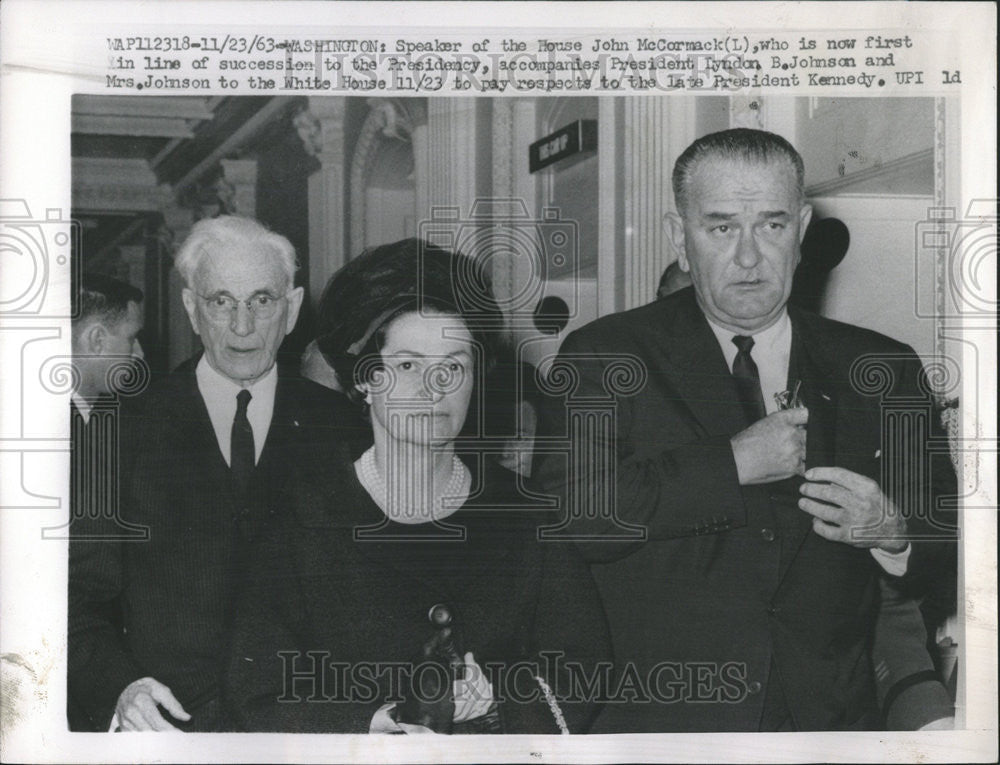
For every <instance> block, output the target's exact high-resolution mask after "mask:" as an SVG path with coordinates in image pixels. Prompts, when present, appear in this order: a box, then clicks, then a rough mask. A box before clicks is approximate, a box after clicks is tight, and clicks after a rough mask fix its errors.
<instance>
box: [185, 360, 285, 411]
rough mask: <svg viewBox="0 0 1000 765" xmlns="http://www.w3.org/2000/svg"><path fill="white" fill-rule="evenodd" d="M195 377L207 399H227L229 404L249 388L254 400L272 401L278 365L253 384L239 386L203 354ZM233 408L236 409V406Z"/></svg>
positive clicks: (276, 383)
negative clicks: (238, 394)
mask: <svg viewBox="0 0 1000 765" xmlns="http://www.w3.org/2000/svg"><path fill="white" fill-rule="evenodd" d="M195 377H197V378H198V389H199V390H201V392H202V394H203V395H204V396H205V397H206V398H208V397H209V396H211V397H212V398H213V399H225V400H226V401H227V402H228V401H230V400H232V401H235V400H236V394H237V393H239V392H240V391H241V390H243V388H248V389H249V390H250V393H252V394H253V396H254V398H258V397H259V398H262V399H267V400H272V399H273V398H274V391H275V389H276V388H277V386H278V365H277V364H275V365H274V366H272V367H271V368H270V369H269V370H268V371H267V372H265V373H264V376H263V377H260V378H258V379H257V380H256V381H255V382H253V383H252V384H250V385H239V384H237V383H235V382H233V381H232V380H230V379H229V378H228V377H226V376H225V375H223V374H221V373H220V372H218V371H217V370H216V369H215V368H214V367H213V366H212V365H211V364H209V363H208V358H207V357H206V356H205V355H204V354H202V357H201V360H200V361H199V362H198V366H197V367H196V368H195ZM233 406H234V407H235V404H234V405H233Z"/></svg>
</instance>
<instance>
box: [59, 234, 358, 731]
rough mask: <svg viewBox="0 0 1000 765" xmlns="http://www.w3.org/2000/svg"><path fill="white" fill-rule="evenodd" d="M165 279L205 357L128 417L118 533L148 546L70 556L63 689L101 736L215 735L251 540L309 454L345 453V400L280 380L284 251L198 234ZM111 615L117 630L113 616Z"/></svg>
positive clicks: (255, 237)
mask: <svg viewBox="0 0 1000 765" xmlns="http://www.w3.org/2000/svg"><path fill="white" fill-rule="evenodd" d="M175 266H176V267H177V270H178V271H179V273H180V274H181V276H182V277H183V278H184V280H185V283H186V284H187V287H186V288H185V289H184V291H183V301H184V307H185V309H186V311H187V313H188V315H189V317H190V319H191V326H192V327H193V328H194V331H195V332H196V333H197V334H199V335H200V336H201V339H202V344H203V346H204V353H203V355H201V357H200V358H199V359H194V360H192V361H191V362H188V363H186V364H185V365H182V367H181V368H180V369H179V370H177V371H176V372H174V373H173V374H172V375H170V376H168V377H166V378H165V379H163V380H162V381H160V382H159V383H158V384H154V385H153V386H151V388H150V390H149V391H148V392H146V393H145V394H144V395H143V396H141V397H138V398H137V399H135V403H134V405H129V404H128V403H127V402H126V404H125V405H123V411H122V469H121V477H122V478H121V507H120V511H119V514H118V515H119V516H120V520H121V521H123V522H124V523H126V524H129V527H130V529H135V528H140V529H148V534H147V535H146V536H147V539H146V540H145V541H134V540H133V539H129V538H127V537H126V536H125V535H117V537H118V538H116V533H115V531H116V529H115V527H114V525H113V524H112V523H110V521H109V519H107V518H96V519H91V524H92V526H91V528H90V529H86V530H84V529H81V530H80V531H81V532H83V531H90V532H94V530H95V529H94V528H93V527H94V526H98V525H100V524H102V523H103V524H104V530H105V531H106V532H107V533H106V534H105V535H104V536H105V541H101V542H97V541H93V537H94V536H99V534H94V533H90V534H88V535H87V536H89V537H90V539H89V540H86V539H83V538H82V536H83V534H82V533H81V534H80V535H74V536H75V537H77V538H74V539H73V540H72V541H71V543H70V544H71V556H70V557H71V566H70V620H69V688H70V692H71V693H72V694H73V695H74V697H75V698H78V699H80V700H82V701H83V703H84V704H85V706H86V708H87V712H88V714H89V715H90V717H91V719H92V720H93V721H94V723H95V724H96V725H97V726H98V727H99V728H102V729H104V730H107V729H108V726H109V724H110V725H111V726H112V727H120V728H121V729H123V730H171V729H174V728H175V727H184V728H186V729H189V730H199V731H205V730H213V729H215V728H217V727H218V726H219V724H220V712H219V702H218V688H219V683H220V675H221V672H222V671H223V669H224V667H225V666H226V656H227V650H228V634H229V624H230V621H231V619H232V607H233V603H234V602H235V597H236V592H237V588H238V587H239V586H240V584H241V581H242V578H243V570H244V566H245V563H246V560H247V558H248V556H249V555H251V552H250V551H251V545H252V542H253V539H254V536H255V534H256V533H257V531H258V530H259V528H260V527H261V525H262V524H263V522H264V521H265V520H266V518H267V516H268V515H269V514H273V513H275V512H277V511H278V509H279V508H278V507H276V504H275V502H274V497H276V496H277V492H278V491H279V490H280V488H281V483H282V479H283V477H284V475H285V474H286V473H287V472H288V469H289V467H290V466H291V465H293V464H296V463H297V462H298V461H299V460H301V459H302V456H303V455H304V454H313V455H315V454H317V453H321V452H322V451H323V450H331V452H332V450H334V449H337V448H341V447H342V445H343V441H344V433H345V427H346V425H347V422H348V420H347V418H348V417H349V412H350V410H349V409H348V408H347V407H348V405H347V403H346V400H345V399H343V397H341V396H339V394H336V393H334V392H332V391H328V390H326V389H324V388H322V387H320V386H317V385H315V384H313V383H311V382H308V381H306V380H302V379H298V378H285V377H282V376H279V374H278V369H277V367H276V365H275V358H276V355H277V352H278V348H279V347H280V346H281V343H282V341H283V339H284V338H285V336H286V335H287V334H288V333H289V332H290V331H291V330H292V328H293V327H294V326H295V322H296V318H297V317H298V313H299V308H300V307H301V304H302V299H303V290H302V288H301V287H294V281H293V278H294V271H295V254H294V251H293V249H292V246H291V244H290V243H289V242H288V240H287V239H285V238H284V237H282V236H279V235H277V234H275V233H273V232H271V231H268V230H267V229H266V228H264V227H263V226H261V225H260V224H259V223H257V222H256V221H253V220H251V219H248V218H241V217H237V216H224V217H220V218H216V219H212V220H204V221H201V222H199V223H198V224H196V225H195V227H194V228H193V229H192V231H191V234H190V236H189V237H188V239H187V240H186V241H185V243H184V244H183V246H182V247H181V248H180V250H179V251H178V253H177V255H176V258H175ZM116 603H120V605H121V609H122V613H123V615H124V630H120V629H118V628H117V627H116V625H115V624H114V622H113V620H112V619H111V618H110V616H109V614H110V612H111V609H112V607H113V605H114V604H116Z"/></svg>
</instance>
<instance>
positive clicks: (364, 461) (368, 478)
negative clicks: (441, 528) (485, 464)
mask: <svg viewBox="0 0 1000 765" xmlns="http://www.w3.org/2000/svg"><path fill="white" fill-rule="evenodd" d="M451 459H452V462H451V475H450V477H449V478H448V485H447V486H445V489H444V491H443V492H441V493H440V494H436V496H435V497H434V504H433V507H432V509H431V514H430V518H429V519H427V520H438V519H440V518H446V517H447V516H449V515H451V514H452V513H454V512H455V511H456V510H458V508H459V507H461V506H462V505H463V504H465V500H466V499H467V498H468V496H469V490H470V489H471V488H472V476H471V475H470V474H469V469H468V468H467V467H466V466H465V463H464V462H462V460H460V459H459V458H458V455H457V454H452V456H451ZM354 467H355V471H354V472H355V473H356V474H357V476H358V480H359V481H361V485H362V486H363V487H364V489H365V491H367V492H368V494H369V495H370V496H371V498H372V499H373V500H374V501H375V504H376V505H378V506H379V508H380V509H381V510H382V512H383V513H385V514H386V516H387V517H388V518H390V519H392V520H396V521H399V522H400V523H422V522H424V519H423V517H422V515H423V514H422V513H421V512H419V511H417V510H414V509H413V508H412V507H402V508H400V507H395V506H393V507H391V508H390V507H389V492H388V489H387V487H386V485H385V481H383V480H382V476H381V475H380V474H379V471H378V467H377V466H376V465H375V447H374V446H372V447H370V448H369V449H368V451H366V452H365V453H364V454H362V455H361V458H360V459H359V460H358V461H357V462H355V463H354ZM445 498H447V499H448V503H449V506H448V507H444V506H443V504H444V502H443V501H444V499H445ZM390 510H394V511H396V512H395V513H390V512H389V511H390ZM399 516H403V517H404V518H407V519H411V520H400V517H399Z"/></svg>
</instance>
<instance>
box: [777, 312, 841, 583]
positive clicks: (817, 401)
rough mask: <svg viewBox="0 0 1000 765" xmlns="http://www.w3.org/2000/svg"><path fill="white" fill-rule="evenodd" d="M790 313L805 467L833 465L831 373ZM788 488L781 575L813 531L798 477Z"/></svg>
mask: <svg viewBox="0 0 1000 765" xmlns="http://www.w3.org/2000/svg"><path fill="white" fill-rule="evenodd" d="M790 314H791V316H792V353H791V358H790V360H789V364H788V384H789V388H791V387H794V385H795V382H796V381H801V383H802V387H801V396H802V399H803V401H804V403H805V405H806V407H807V408H808V409H809V424H808V426H807V428H806V468H811V467H820V466H829V465H833V464H835V463H834V460H835V458H836V435H837V429H836V423H837V398H836V395H835V392H834V390H833V387H832V386H831V385H830V382H831V380H832V379H833V378H832V374H831V373H830V372H829V371H828V370H827V365H826V364H824V363H823V361H822V358H821V357H820V355H819V353H818V350H819V349H821V348H822V345H821V340H820V339H819V338H817V337H814V336H813V334H812V332H811V329H812V328H811V327H810V326H809V324H808V320H807V319H806V318H805V317H803V316H801V315H800V314H798V312H796V311H794V310H792V309H790ZM783 483H785V484H787V488H788V490H789V491H790V492H791V495H792V496H791V497H790V500H791V503H792V509H791V512H792V513H793V516H792V518H791V519H789V520H790V525H789V527H788V530H787V531H786V535H787V539H786V544H787V553H786V554H785V555H782V565H781V575H780V576H781V577H782V578H783V577H784V575H785V573H786V572H787V570H788V567H789V565H790V564H791V562H792V560H794V558H795V556H796V554H797V553H798V551H799V549H800V548H801V546H802V544H803V543H804V542H805V540H806V539H807V538H808V536H809V533H810V532H811V531H812V516H811V515H809V514H808V513H806V512H805V511H803V510H800V509H799V508H798V505H797V502H798V497H799V487H800V486H801V485H802V483H803V480H802V479H801V478H799V477H795V478H792V479H789V480H788V481H786V482H783Z"/></svg>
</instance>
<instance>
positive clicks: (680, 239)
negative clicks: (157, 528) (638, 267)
mask: <svg viewBox="0 0 1000 765" xmlns="http://www.w3.org/2000/svg"><path fill="white" fill-rule="evenodd" d="M663 232H664V233H665V234H666V235H667V238H668V239H669V240H670V245H671V246H672V247H673V248H674V252H676V253H677V264H678V265H679V266H680V268H681V271H684V272H685V273H687V272H688V271H690V270H691V269H690V268H689V266H688V261H687V249H686V248H685V247H684V219H683V218H681V216H680V215H678V214H677V213H672V212H671V213H667V214H666V215H664V216H663Z"/></svg>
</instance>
